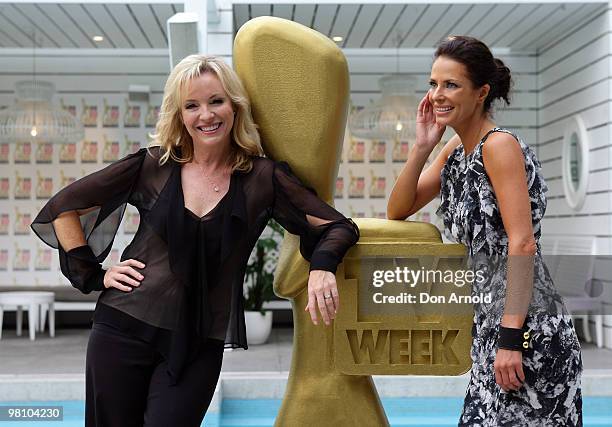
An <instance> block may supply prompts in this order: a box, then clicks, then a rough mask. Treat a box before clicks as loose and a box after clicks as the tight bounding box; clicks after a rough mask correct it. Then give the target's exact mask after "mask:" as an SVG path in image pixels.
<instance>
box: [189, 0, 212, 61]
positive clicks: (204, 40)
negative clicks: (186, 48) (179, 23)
mask: <svg viewBox="0 0 612 427" xmlns="http://www.w3.org/2000/svg"><path fill="white" fill-rule="evenodd" d="M185 12H186V13H195V14H197V15H198V49H199V50H198V52H199V53H208V1H207V0H185Z"/></svg>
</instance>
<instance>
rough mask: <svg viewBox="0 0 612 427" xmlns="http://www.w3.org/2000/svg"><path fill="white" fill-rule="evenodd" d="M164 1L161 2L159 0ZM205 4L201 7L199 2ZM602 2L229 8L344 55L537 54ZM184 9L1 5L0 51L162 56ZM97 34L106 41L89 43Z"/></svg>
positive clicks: (237, 17) (138, 0)
mask: <svg viewBox="0 0 612 427" xmlns="http://www.w3.org/2000/svg"><path fill="white" fill-rule="evenodd" d="M162 1H163V0H162ZM202 1H204V0H202ZM604 7H606V6H605V5H603V4H601V3H564V4H561V3H550V2H544V3H524V2H522V3H508V2H503V3H489V4H483V3H482V2H474V3H463V4H457V3H453V4H440V3H436V4H414V3H412V2H410V4H397V3H394V4H371V3H368V4H344V3H343V4H328V3H324V4H303V3H302V4H261V3H257V4H234V5H233V8H234V29H235V30H236V29H238V28H240V26H242V24H244V23H245V22H246V21H247V20H249V19H251V18H254V17H257V16H262V15H272V16H278V17H282V18H287V19H292V20H294V21H296V22H300V23H302V24H304V25H306V26H308V27H311V28H314V29H315V30H317V31H319V32H321V33H323V34H325V35H327V36H329V37H333V36H342V37H343V38H344V39H343V41H342V42H340V43H339V45H340V46H341V47H343V48H374V49H376V48H396V47H401V48H403V49H405V48H430V47H433V46H435V44H436V43H437V42H438V41H439V40H440V39H442V38H443V37H445V36H446V35H448V34H467V35H472V36H475V37H477V38H480V39H482V40H483V41H484V42H485V43H487V44H488V45H489V46H491V47H495V48H511V49H512V50H514V51H537V50H538V49H540V48H542V47H545V46H546V45H548V44H550V43H552V42H554V40H556V39H557V38H559V36H561V35H563V34H565V33H567V32H568V31H571V29H572V28H574V27H576V26H577V25H579V24H580V23H582V22H584V21H585V19H587V18H588V17H589V16H590V15H592V14H593V13H595V12H597V10H599V9H601V8H604ZM182 11H183V5H182V4H180V3H177V2H175V1H173V0H169V1H168V2H167V3H159V2H158V0H155V1H152V2H151V3H148V2H146V1H142V0H135V1H134V2H133V3H121V2H120V1H115V0H113V1H110V2H107V3H99V4H92V3H78V2H74V1H72V0H71V2H69V3H50V2H47V1H45V2H42V3H22V2H16V3H0V48H29V47H32V32H33V31H34V32H35V34H36V41H37V45H38V46H39V47H44V48H52V49H53V48H59V49H62V48H71V49H74V48H77V49H92V48H104V49H113V48H122V49H124V48H127V49H130V48H131V49H165V48H167V42H166V20H167V19H168V18H169V17H171V16H172V15H173V14H175V13H177V12H182ZM94 35H101V36H103V37H104V41H103V42H94V41H93V40H92V37H93V36H94Z"/></svg>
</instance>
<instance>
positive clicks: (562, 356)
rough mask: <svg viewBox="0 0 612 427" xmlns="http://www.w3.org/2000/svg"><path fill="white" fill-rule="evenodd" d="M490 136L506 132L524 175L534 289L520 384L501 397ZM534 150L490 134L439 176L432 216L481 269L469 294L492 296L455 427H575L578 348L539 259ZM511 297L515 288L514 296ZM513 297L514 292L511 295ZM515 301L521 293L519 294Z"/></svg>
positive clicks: (501, 257)
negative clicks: (533, 245)
mask: <svg viewBox="0 0 612 427" xmlns="http://www.w3.org/2000/svg"><path fill="white" fill-rule="evenodd" d="M493 132H505V133H508V134H510V135H512V136H513V137H514V138H515V139H516V140H517V141H518V143H519V144H520V147H521V149H522V152H523V155H524V158H525V174H526V178H527V185H528V189H529V198H530V202H531V216H532V224H533V231H534V237H535V239H536V242H538V243H537V247H538V249H537V253H536V255H535V257H534V278H533V291H532V297H531V299H530V301H531V302H530V303H529V308H528V311H527V313H528V314H527V318H526V326H527V327H528V328H529V329H530V333H531V337H532V338H531V343H530V348H529V349H528V350H527V351H525V352H524V353H523V371H524V373H525V377H526V378H525V382H524V384H523V386H522V387H521V388H520V389H519V390H517V391H509V392H505V391H503V390H502V389H501V387H500V386H499V385H497V384H496V382H495V369H494V365H493V364H494V361H495V355H496V352H497V340H498V336H499V325H500V322H501V318H502V315H503V313H504V306H505V304H506V297H507V298H508V301H510V298H512V295H510V294H508V295H506V291H507V289H506V282H507V281H506V265H507V260H508V236H507V234H506V232H505V229H504V226H503V223H502V218H501V214H500V210H499V207H498V204H497V199H496V197H495V193H494V191H493V187H492V185H491V182H490V180H489V177H488V176H487V174H486V171H485V168H484V163H483V158H482V147H483V144H484V142H485V141H486V139H487V138H488V137H489V135H491V134H492V133H493ZM540 169H541V167H540V163H539V162H538V160H537V158H536V156H535V153H534V152H533V151H532V150H531V149H530V148H529V147H528V146H527V145H526V144H525V143H523V141H522V140H521V139H520V138H518V137H517V136H516V135H514V134H513V133H511V132H510V131H508V130H506V129H502V128H495V129H492V130H491V131H489V132H488V133H487V134H486V135H485V136H484V137H483V138H482V140H481V141H480V142H479V143H478V145H477V146H476V147H475V148H474V150H473V151H472V152H471V153H468V154H465V152H464V149H463V145H459V146H458V147H457V148H456V149H455V150H454V151H453V152H452V153H451V155H450V156H449V158H448V160H447V162H446V164H445V166H444V168H443V169H442V172H441V181H442V186H441V191H440V193H441V204H440V207H439V209H438V211H437V214H438V216H440V217H441V219H442V220H443V221H444V226H445V231H444V232H445V235H446V236H447V237H448V238H449V239H451V240H453V241H456V242H459V243H463V244H464V245H466V246H467V247H468V253H469V259H470V266H471V267H472V268H473V269H474V271H478V270H480V271H483V272H485V274H484V275H483V276H484V278H483V280H480V281H478V280H477V281H475V282H474V284H473V288H472V294H473V295H479V294H481V293H484V294H491V295H492V302H491V303H489V304H485V303H482V304H477V305H475V307H474V311H475V314H474V328H473V335H474V337H473V342H472V349H471V357H472V369H471V375H470V382H469V385H468V388H467V391H466V395H465V401H464V406H463V411H462V414H461V418H460V421H459V425H465V426H513V427H516V426H538V427H542V426H551V427H552V426H555V427H557V426H581V425H582V396H581V390H580V375H581V372H582V359H581V353H580V344H579V342H578V339H577V337H576V333H575V331H574V327H573V325H572V321H571V317H570V316H569V315H568V313H567V311H566V310H565V307H564V305H563V301H562V299H561V296H560V295H559V294H558V293H557V291H556V290H555V288H554V284H553V282H552V279H551V277H550V274H549V272H548V269H547V268H546V265H545V264H544V262H543V259H542V254H541V248H540V243H539V239H540V233H541V230H540V221H541V220H542V217H543V216H544V212H545V210H546V198H545V195H544V194H545V192H546V191H547V187H546V184H545V182H544V179H543V177H542V174H541V171H540ZM514 292H516V291H514ZM516 293H517V294H520V290H519V292H516ZM518 298H520V296H518Z"/></svg>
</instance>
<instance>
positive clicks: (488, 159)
mask: <svg viewBox="0 0 612 427" xmlns="http://www.w3.org/2000/svg"><path fill="white" fill-rule="evenodd" d="M482 155H483V160H484V166H485V170H486V171H487V175H488V176H489V179H490V180H491V184H492V186H493V190H494V191H495V196H496V198H497V203H498V206H499V210H500V213H501V217H502V221H503V223H504V229H505V230H506V234H507V235H508V277H507V280H508V282H507V285H506V304H505V309H504V317H503V319H502V326H507V327H511V328H521V327H522V326H523V322H524V320H525V316H526V315H527V309H528V307H529V303H530V301H531V294H532V289H533V256H534V255H535V253H536V241H535V238H534V237H533V226H532V223H531V203H530V200H529V191H528V188H527V179H526V178H525V160H524V157H523V153H522V150H521V148H520V146H519V144H518V143H517V141H516V140H515V139H514V137H512V136H511V135H509V134H507V133H501V132H496V133H494V134H492V135H491V136H490V137H489V139H488V140H487V142H486V143H485V144H484V146H483V152H482Z"/></svg>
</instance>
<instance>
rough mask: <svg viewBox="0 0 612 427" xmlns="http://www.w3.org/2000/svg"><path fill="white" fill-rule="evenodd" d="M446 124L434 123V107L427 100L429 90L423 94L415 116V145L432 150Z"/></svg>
mask: <svg viewBox="0 0 612 427" xmlns="http://www.w3.org/2000/svg"><path fill="white" fill-rule="evenodd" d="M445 130H446V126H444V125H440V124H438V123H436V115H435V113H434V107H433V105H432V104H431V102H430V101H429V91H428V92H427V93H426V94H425V96H424V97H423V99H421V102H419V108H418V109H417V118H416V145H417V146H419V147H420V148H422V149H424V150H428V152H431V151H433V149H434V147H435V146H436V145H437V144H438V143H439V142H440V140H441V139H442V135H443V134H444V131H445Z"/></svg>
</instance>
